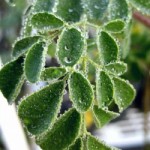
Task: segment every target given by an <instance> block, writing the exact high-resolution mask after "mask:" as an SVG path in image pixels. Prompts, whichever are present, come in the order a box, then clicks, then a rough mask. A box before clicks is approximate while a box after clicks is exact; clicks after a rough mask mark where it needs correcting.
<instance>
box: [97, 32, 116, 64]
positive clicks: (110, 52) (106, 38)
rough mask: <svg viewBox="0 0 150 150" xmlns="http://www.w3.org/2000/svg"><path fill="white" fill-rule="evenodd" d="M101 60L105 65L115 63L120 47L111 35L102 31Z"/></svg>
mask: <svg viewBox="0 0 150 150" xmlns="http://www.w3.org/2000/svg"><path fill="white" fill-rule="evenodd" d="M98 45H99V51H100V60H101V62H102V63H103V64H108V63H111V62H115V61H116V60H117V58H118V46H117V43H116V41H115V40H114V39H113V37H112V36H111V35H109V34H108V33H107V32H105V31H101V32H100V34H99V39H98Z"/></svg>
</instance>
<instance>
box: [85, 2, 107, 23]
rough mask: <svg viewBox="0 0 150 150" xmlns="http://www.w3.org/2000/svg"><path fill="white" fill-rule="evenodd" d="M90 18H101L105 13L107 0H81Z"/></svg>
mask: <svg viewBox="0 0 150 150" xmlns="http://www.w3.org/2000/svg"><path fill="white" fill-rule="evenodd" d="M83 2H84V3H85V4H83V5H85V10H86V11H87V14H88V17H89V18H90V19H94V20H95V19H100V20H101V19H102V18H103V17H104V15H105V13H106V10H107V7H108V4H109V0H83Z"/></svg>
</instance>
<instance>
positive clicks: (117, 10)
mask: <svg viewBox="0 0 150 150" xmlns="http://www.w3.org/2000/svg"><path fill="white" fill-rule="evenodd" d="M129 15H130V10H129V6H128V4H127V2H126V0H111V2H110V5H109V19H110V20H115V19H123V20H125V21H126V20H128V19H129Z"/></svg>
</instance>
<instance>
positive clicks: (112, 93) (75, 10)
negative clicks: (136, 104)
mask: <svg viewBox="0 0 150 150" xmlns="http://www.w3.org/2000/svg"><path fill="white" fill-rule="evenodd" d="M11 2H12V1H11ZM132 6H133V7H136V8H138V10H140V11H142V12H143V13H145V14H150V3H149V2H147V0H130V1H129V2H128V1H126V0H110V1H109V0H56V1H54V0H37V1H35V2H34V5H29V7H28V9H27V11H26V13H25V14H26V16H24V23H23V29H22V32H21V33H22V36H21V39H20V38H19V40H17V41H16V42H15V44H14V46H13V52H12V56H13V60H12V61H11V62H9V63H8V64H6V65H5V66H4V67H3V68H2V69H1V71H0V89H1V91H2V93H3V95H4V96H5V97H6V98H7V100H8V103H12V102H14V101H15V99H16V97H17V95H18V94H19V91H20V89H21V86H22V84H23V82H24V80H28V81H29V82H31V83H36V82H38V81H46V82H47V83H48V85H47V86H45V87H44V88H42V89H41V90H39V91H37V92H35V93H33V94H32V95H30V96H28V97H26V98H23V100H22V101H21V103H20V104H19V106H18V115H19V117H20V119H21V120H22V123H23V124H24V125H25V127H26V128H27V130H28V131H29V132H30V133H31V134H32V135H34V136H35V139H36V143H37V144H38V145H40V147H41V148H42V149H43V150H50V149H51V150H61V149H68V150H77V149H80V150H81V149H85V150H87V149H88V150H99V149H106V150H107V149H108V150H109V149H115V148H111V147H109V146H106V145H105V144H104V143H103V142H101V141H99V140H97V139H96V138H95V137H93V136H92V135H90V133H88V132H87V130H86V127H85V118H84V117H85V112H86V111H87V110H91V111H92V112H93V117H94V119H95V123H96V125H97V127H102V126H103V125H105V124H107V123H108V122H109V121H110V120H112V119H113V118H115V117H117V116H119V113H121V112H122V111H123V110H124V109H126V108H127V107H128V106H129V105H130V104H131V103H132V100H133V99H134V97H135V90H134V88H133V86H132V85H131V84H130V83H129V82H128V81H126V80H124V79H122V78H121V75H122V74H124V73H125V72H126V70H127V65H126V64H125V63H124V62H123V58H125V57H126V56H127V53H128V50H127V49H129V45H130V29H131V18H132ZM91 28H92V30H93V34H92V36H89V33H90V31H91ZM54 45H56V49H55V46H54ZM52 48H53V49H52ZM55 50H56V55H55V57H56V58H57V59H58V61H59V63H60V67H50V68H44V64H45V58H46V54H50V55H51V54H52V53H53V54H54V51H55ZM94 53H96V55H94ZM90 65H92V66H93V67H94V70H95V78H94V79H92V81H91V82H90V81H89V74H90V71H89V70H90V67H89V66H90ZM94 83H95V86H94ZM67 86H68V89H69V96H70V100H71V101H72V103H73V106H72V107H73V108H71V109H69V110H68V111H67V112H65V113H64V114H63V115H61V116H59V117H58V113H59V111H60V108H61V103H62V101H63V95H64V91H65V88H66V87H67ZM114 106H117V107H118V111H117V112H114V111H113V108H114Z"/></svg>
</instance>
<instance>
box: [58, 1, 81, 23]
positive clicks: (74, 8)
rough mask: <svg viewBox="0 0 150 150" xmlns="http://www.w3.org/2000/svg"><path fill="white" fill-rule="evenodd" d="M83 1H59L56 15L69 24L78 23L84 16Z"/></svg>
mask: <svg viewBox="0 0 150 150" xmlns="http://www.w3.org/2000/svg"><path fill="white" fill-rule="evenodd" d="M82 11H83V9H82V5H81V0H58V4H57V7H56V14H57V15H58V16H60V17H61V18H62V19H63V20H65V21H67V22H77V21H79V20H80V17H81V15H82Z"/></svg>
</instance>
